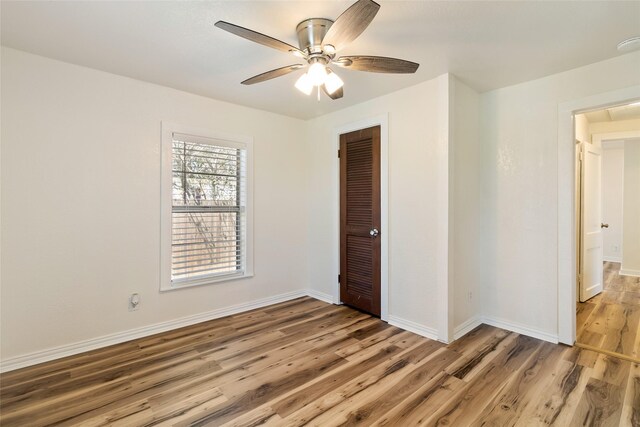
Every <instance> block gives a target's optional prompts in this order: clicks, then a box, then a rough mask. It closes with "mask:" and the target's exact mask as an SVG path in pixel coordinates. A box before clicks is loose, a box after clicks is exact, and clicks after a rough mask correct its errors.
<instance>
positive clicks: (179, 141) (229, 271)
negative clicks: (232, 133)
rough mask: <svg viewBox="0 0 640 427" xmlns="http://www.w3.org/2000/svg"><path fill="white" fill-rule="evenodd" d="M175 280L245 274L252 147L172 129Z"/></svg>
mask: <svg viewBox="0 0 640 427" xmlns="http://www.w3.org/2000/svg"><path fill="white" fill-rule="evenodd" d="M171 175H172V176H171V185H172V186H171V282H172V284H180V283H188V282H193V281H198V280H202V279H207V278H217V277H224V276H236V275H243V274H244V273H245V269H246V263H247V233H246V228H247V217H246V206H247V149H246V146H245V145H244V144H242V143H237V142H232V141H223V140H217V139H212V138H204V137H200V136H193V135H188V134H181V133H176V132H173V133H172V141H171Z"/></svg>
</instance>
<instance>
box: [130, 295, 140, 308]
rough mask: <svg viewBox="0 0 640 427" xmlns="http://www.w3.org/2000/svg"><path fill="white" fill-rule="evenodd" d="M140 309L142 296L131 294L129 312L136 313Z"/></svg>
mask: <svg viewBox="0 0 640 427" xmlns="http://www.w3.org/2000/svg"><path fill="white" fill-rule="evenodd" d="M139 308H140V294H131V296H130V297H129V311H136V310H138V309H139Z"/></svg>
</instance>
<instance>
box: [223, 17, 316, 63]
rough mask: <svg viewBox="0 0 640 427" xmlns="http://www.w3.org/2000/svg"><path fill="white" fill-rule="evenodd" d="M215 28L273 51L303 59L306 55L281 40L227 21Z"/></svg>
mask: <svg viewBox="0 0 640 427" xmlns="http://www.w3.org/2000/svg"><path fill="white" fill-rule="evenodd" d="M215 26H216V27H218V28H221V29H223V30H225V31H228V32H230V33H231V34H235V35H236V36H240V37H242V38H245V39H247V40H251V41H252V42H255V43H259V44H261V45H264V46H268V47H271V48H273V49H278V50H281V51H283V52H289V53H293V54H294V55H296V56H299V57H301V58H304V57H305V55H304V53H302V51H301V50H300V49H298V48H297V47H294V46H291V45H290V44H289V43H285V42H283V41H281V40H278V39H274V38H273V37H269V36H267V35H264V34H262V33H259V32H257V31H253V30H250V29H248V28H244V27H241V26H239V25H235V24H230V23H229V22H225V21H218V22H216V23H215Z"/></svg>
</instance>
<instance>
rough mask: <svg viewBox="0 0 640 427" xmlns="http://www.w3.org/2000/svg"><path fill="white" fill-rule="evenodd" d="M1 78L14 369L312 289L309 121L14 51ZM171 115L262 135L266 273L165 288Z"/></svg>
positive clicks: (260, 221) (5, 312) (258, 176)
mask: <svg viewBox="0 0 640 427" xmlns="http://www.w3.org/2000/svg"><path fill="white" fill-rule="evenodd" d="M1 72H2V117H1V118H2V134H1V136H2V166H1V171H2V195H1V197H2V230H1V233H2V234H1V235H2V245H1V251H2V267H1V272H2V302H1V304H2V305H1V309H2V313H1V323H2V326H1V328H2V329H1V334H2V353H1V357H2V359H3V361H4V360H6V359H8V358H12V357H15V356H19V355H23V354H26V353H31V352H36V351H40V350H43V349H48V348H52V347H57V346H63V345H68V344H71V343H75V342H79V341H83V340H87V339H92V338H96V337H100V336H103V335H107V334H112V333H117V332H121V331H128V330H131V329H135V328H140V327H143V326H149V325H153V324H157V323H159V322H166V321H170V320H173V319H178V318H182V317H184V316H190V315H194V314H198V313H203V312H207V311H210V310H214V309H219V308H223V307H229V306H232V305H236V304H241V303H246V302H248V301H252V300H256V299H261V298H267V297H271V296H276V295H280V294H283V293H287V292H290V291H294V290H299V289H304V288H306V287H307V283H306V282H307V278H308V272H307V268H308V264H307V253H308V241H307V224H308V215H307V205H308V204H307V187H306V167H305V162H306V159H307V155H306V149H307V146H306V144H304V143H303V142H301V140H300V135H303V134H304V129H305V123H304V122H302V121H300V120H296V119H291V118H287V117H283V116H279V115H275V114H270V113H266V112H264V111H258V110H253V109H249V108H244V107H240V106H235V105H232V104H228V103H223V102H218V101H214V100H211V99H207V98H203V97H199V96H195V95H192V94H188V93H184V92H180V91H177V90H173V89H169V88H165V87H161V86H157V85H153V84H148V83H144V82H140V81H136V80H132V79H129V78H124V77H119V76H115V75H112V74H107V73H103V72H99V71H95V70H91V69H87V68H83V67H78V66H74V65H70V64H66V63H62V62H57V61H53V60H50V59H46V58H43V57H38V56H34V55H30V54H26V53H23V52H20V51H16V50H12V49H6V48H3V49H2V69H1ZM162 120H167V121H171V122H175V123H179V124H183V125H185V126H194V127H202V128H208V129H211V130H214V131H219V132H225V133H231V134H242V135H249V136H252V137H254V160H255V169H254V171H255V174H254V176H255V185H254V187H255V198H254V206H255V211H254V212H255V277H254V278H252V279H246V280H239V281H233V282H228V283H225V284H217V285H209V286H204V287H197V288H189V289H183V290H177V291H173V292H166V293H162V294H161V293H159V292H158V290H159V281H160V278H159V239H160V209H159V206H160V122H161V121H162ZM132 292H138V293H140V295H141V297H142V304H141V308H140V309H139V311H135V312H129V311H128V310H127V298H128V296H129V294H131V293H132Z"/></svg>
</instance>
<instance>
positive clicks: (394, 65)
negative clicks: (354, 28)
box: [333, 56, 420, 74]
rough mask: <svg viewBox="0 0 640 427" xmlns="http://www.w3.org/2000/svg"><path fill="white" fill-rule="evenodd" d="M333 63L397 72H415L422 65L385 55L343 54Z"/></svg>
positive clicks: (362, 69) (342, 65) (355, 68)
mask: <svg viewBox="0 0 640 427" xmlns="http://www.w3.org/2000/svg"><path fill="white" fill-rule="evenodd" d="M333 63H334V64H336V65H339V66H341V67H344V68H348V69H351V70H358V71H370V72H372V73H397V74H411V73H415V72H416V70H417V69H418V67H419V66H420V64H416V63H415V62H411V61H405V60H404V59H396V58H387V57H385V56H341V57H340V58H338V59H337V60H335V61H333Z"/></svg>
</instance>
